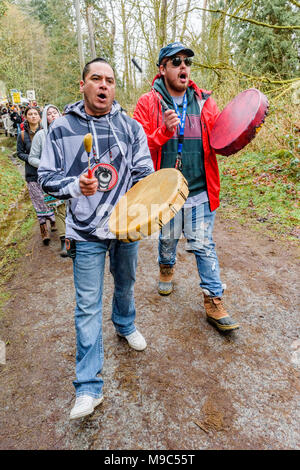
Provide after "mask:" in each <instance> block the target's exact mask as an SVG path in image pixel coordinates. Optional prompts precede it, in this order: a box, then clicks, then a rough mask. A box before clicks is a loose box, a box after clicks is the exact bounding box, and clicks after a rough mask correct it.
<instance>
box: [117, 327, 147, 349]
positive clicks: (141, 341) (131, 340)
mask: <svg viewBox="0 0 300 470" xmlns="http://www.w3.org/2000/svg"><path fill="white" fill-rule="evenodd" d="M118 335H119V336H121V337H122V338H125V339H127V341H128V344H129V346H130V347H131V348H132V349H135V350H136V351H143V350H144V349H146V347H147V343H146V340H145V338H144V336H143V335H142V334H141V333H140V332H139V331H138V330H135V331H134V332H133V333H131V334H130V335H127V336H124V335H120V334H119V333H118Z"/></svg>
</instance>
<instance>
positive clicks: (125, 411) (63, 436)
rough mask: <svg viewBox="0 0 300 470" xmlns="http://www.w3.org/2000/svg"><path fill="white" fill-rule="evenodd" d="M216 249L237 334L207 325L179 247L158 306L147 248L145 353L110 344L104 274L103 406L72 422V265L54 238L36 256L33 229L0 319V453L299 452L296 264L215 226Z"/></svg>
mask: <svg viewBox="0 0 300 470" xmlns="http://www.w3.org/2000/svg"><path fill="white" fill-rule="evenodd" d="M219 217H220V216H219ZM215 240H216V243H217V247H218V253H219V258H220V264H221V273H222V280H223V281H224V282H226V283H227V286H228V290H227V293H226V305H227V307H228V309H229V310H230V312H232V314H234V317H235V318H237V319H238V320H239V321H240V323H241V329H240V330H238V331H237V332H235V333H231V334H230V335H226V336H224V335H220V334H219V333H218V332H217V331H216V330H215V329H214V328H213V327H212V326H210V325H209V324H208V323H207V322H206V320H205V317H204V311H203V306H202V298H201V294H200V288H199V287H198V283H199V281H198V275H197V273H196V264H195V260H194V257H193V255H190V254H187V253H186V252H185V251H184V245H183V242H180V245H179V252H178V265H177V271H176V279H175V292H174V293H173V294H172V295H171V296H170V297H166V298H163V297H160V296H159V295H158V294H157V293H156V282H157V266H156V256H157V255H156V246H157V243H156V241H147V240H146V241H143V242H142V243H141V246H140V252H139V267H138V273H137V283H136V306H137V312H138V317H137V325H138V326H139V328H140V329H141V331H142V332H143V333H144V335H145V337H146V339H147V342H148V348H147V349H146V350H145V351H144V352H136V351H133V350H130V349H129V348H128V346H127V344H126V342H125V341H124V340H122V339H120V338H118V337H117V336H116V335H115V333H114V328H113V326H112V323H111V321H110V305H111V295H112V279H111V276H110V274H109V273H108V269H107V273H106V279H105V290H104V302H103V304H104V315H103V324H104V346H105V366H104V371H103V378H104V383H105V388H104V394H105V401H104V402H103V405H101V406H100V407H99V408H97V409H96V411H95V413H94V414H93V415H92V416H91V417H88V418H84V419H81V420H77V421H75V422H69V419H68V418H69V411H70V407H71V406H72V403H73V399H74V391H73V385H72V380H73V379H74V358H75V332H74V323H73V309H74V288H73V280H72V266H71V261H70V260H69V259H62V258H60V257H59V256H58V240H57V238H56V237H53V240H52V241H51V245H50V247H44V246H42V245H41V243H40V239H39V234H38V232H37V231H36V233H35V235H34V237H33V239H32V240H31V241H30V242H29V246H28V252H27V254H26V256H25V257H24V259H23V260H22V262H21V264H20V267H19V270H18V272H17V273H16V276H15V278H14V279H13V281H12V283H11V285H10V286H9V288H10V290H11V292H12V293H13V297H12V299H11V301H10V302H9V304H8V306H7V308H6V311H5V316H4V318H3V319H2V320H1V321H0V339H1V340H2V341H5V342H7V341H9V344H8V345H7V347H6V364H5V365H0V382H1V392H0V448H1V449H108V450H115V449H144V450H147V449H156V450H162V449H166V450H174V449H176V450H177V449H190V450H194V449H299V448H300V435H299V389H300V387H299V375H298V372H299V365H300V339H299V331H297V325H298V326H299V296H298V293H299V280H298V279H299V270H297V260H298V261H299V255H298V258H297V254H296V248H295V247H294V246H293V245H291V244H289V245H288V244H283V243H279V242H278V241H273V240H270V239H269V238H266V237H263V236H261V235H258V234H256V233H253V232H250V231H249V230H247V229H246V228H243V227H240V226H239V225H238V224H237V223H234V222H232V221H230V222H229V221H221V220H220V218H218V220H217V223H216V229H215ZM298 266H299V263H298ZM297 301H298V304H297ZM297 405H298V407H297Z"/></svg>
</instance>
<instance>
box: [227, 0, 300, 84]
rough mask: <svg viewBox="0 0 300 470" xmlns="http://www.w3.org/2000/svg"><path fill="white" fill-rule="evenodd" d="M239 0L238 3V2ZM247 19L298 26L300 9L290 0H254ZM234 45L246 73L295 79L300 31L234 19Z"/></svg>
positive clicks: (237, 61)
mask: <svg viewBox="0 0 300 470" xmlns="http://www.w3.org/2000/svg"><path fill="white" fill-rule="evenodd" d="M237 3H239V2H237ZM249 3H250V8H249V7H248V8H249V10H248V12H247V11H245V10H244V11H242V12H239V16H242V15H241V13H242V14H244V15H245V13H246V15H245V16H246V17H247V18H251V19H255V20H257V21H259V22H262V23H266V24H269V25H282V26H283V25H285V26H288V25H291V26H293V25H297V24H298V25H299V23H300V10H299V8H298V7H297V6H296V5H293V4H292V3H291V2H289V1H288V0H253V1H252V2H248V5H249ZM231 24H232V30H231V32H232V34H231V38H232V47H233V49H234V51H235V54H234V56H235V61H236V63H237V65H239V66H241V68H242V69H243V70H244V71H245V72H247V73H253V74H254V75H258V76H272V77H273V78H277V79H287V78H293V77H295V76H297V74H299V39H300V35H299V31H298V30H292V29H290V30H287V29H274V28H269V27H266V26H257V25H254V24H251V23H247V22H242V21H238V20H235V21H231Z"/></svg>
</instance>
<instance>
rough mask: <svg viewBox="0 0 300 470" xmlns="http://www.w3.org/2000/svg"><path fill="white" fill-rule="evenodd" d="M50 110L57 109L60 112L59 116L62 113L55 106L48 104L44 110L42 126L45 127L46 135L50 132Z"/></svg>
mask: <svg viewBox="0 0 300 470" xmlns="http://www.w3.org/2000/svg"><path fill="white" fill-rule="evenodd" d="M49 108H55V109H56V110H57V111H58V113H59V115H60V116H61V113H60V111H59V109H58V107H57V106H55V105H54V104H47V105H46V106H45V107H44V109H43V114H42V126H43V129H44V131H45V134H47V132H48V127H49V125H48V120H47V112H48V109H49Z"/></svg>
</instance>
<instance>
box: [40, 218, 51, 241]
mask: <svg viewBox="0 0 300 470" xmlns="http://www.w3.org/2000/svg"><path fill="white" fill-rule="evenodd" d="M40 230H41V236H42V240H43V243H44V245H49V242H50V236H49V232H48V229H47V224H46V223H45V224H41V225H40Z"/></svg>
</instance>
